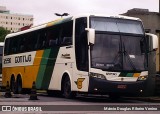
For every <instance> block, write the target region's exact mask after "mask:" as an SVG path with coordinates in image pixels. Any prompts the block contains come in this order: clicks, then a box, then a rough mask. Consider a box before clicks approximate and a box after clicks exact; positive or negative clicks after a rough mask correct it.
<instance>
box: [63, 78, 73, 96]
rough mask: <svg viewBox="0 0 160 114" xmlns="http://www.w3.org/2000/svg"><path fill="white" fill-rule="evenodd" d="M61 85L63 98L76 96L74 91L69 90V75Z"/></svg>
mask: <svg viewBox="0 0 160 114" xmlns="http://www.w3.org/2000/svg"><path fill="white" fill-rule="evenodd" d="M62 83H63V84H62V85H63V87H62V94H63V96H64V97H65V98H67V99H71V98H74V97H75V96H76V94H75V92H72V91H71V82H70V79H69V77H68V76H67V77H65V78H64V80H63V82H62Z"/></svg>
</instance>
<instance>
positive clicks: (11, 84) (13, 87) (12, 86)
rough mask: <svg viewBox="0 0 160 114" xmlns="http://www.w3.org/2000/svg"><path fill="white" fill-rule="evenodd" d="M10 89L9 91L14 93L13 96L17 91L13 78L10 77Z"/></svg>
mask: <svg viewBox="0 0 160 114" xmlns="http://www.w3.org/2000/svg"><path fill="white" fill-rule="evenodd" d="M10 89H11V91H12V92H13V93H14V94H17V93H18V91H17V84H16V81H15V78H14V77H12V78H11V81H10Z"/></svg>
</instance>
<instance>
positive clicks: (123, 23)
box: [91, 17, 143, 34]
mask: <svg viewBox="0 0 160 114" xmlns="http://www.w3.org/2000/svg"><path fill="white" fill-rule="evenodd" d="M91 27H92V28H94V29H95V30H96V31H108V32H121V33H133V34H143V28H142V24H141V22H140V21H133V20H126V19H114V18H104V17H92V18H91Z"/></svg>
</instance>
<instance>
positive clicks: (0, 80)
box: [0, 42, 4, 87]
mask: <svg viewBox="0 0 160 114" xmlns="http://www.w3.org/2000/svg"><path fill="white" fill-rule="evenodd" d="M3 46H4V43H3V42H0V87H1V85H2V55H3Z"/></svg>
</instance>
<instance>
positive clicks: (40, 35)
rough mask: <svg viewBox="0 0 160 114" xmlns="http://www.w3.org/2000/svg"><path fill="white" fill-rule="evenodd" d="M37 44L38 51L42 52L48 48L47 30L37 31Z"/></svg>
mask: <svg viewBox="0 0 160 114" xmlns="http://www.w3.org/2000/svg"><path fill="white" fill-rule="evenodd" d="M37 39H38V40H37V42H36V44H35V46H34V47H35V48H36V49H37V50H40V49H45V47H46V31H45V30H43V31H42V30H39V31H37Z"/></svg>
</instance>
